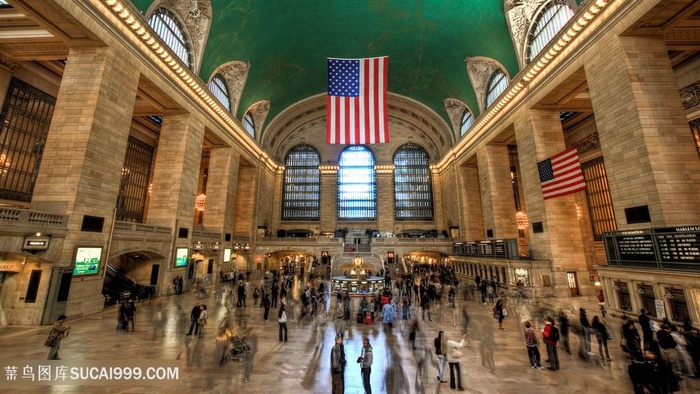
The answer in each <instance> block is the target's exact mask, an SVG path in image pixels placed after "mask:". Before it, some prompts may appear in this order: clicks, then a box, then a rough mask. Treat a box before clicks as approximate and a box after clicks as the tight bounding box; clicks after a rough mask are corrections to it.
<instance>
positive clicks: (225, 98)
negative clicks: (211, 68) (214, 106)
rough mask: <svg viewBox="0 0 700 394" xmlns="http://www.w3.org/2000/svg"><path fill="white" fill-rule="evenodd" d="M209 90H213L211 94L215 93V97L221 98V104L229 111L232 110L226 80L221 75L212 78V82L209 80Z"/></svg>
mask: <svg viewBox="0 0 700 394" xmlns="http://www.w3.org/2000/svg"><path fill="white" fill-rule="evenodd" d="M209 91H210V92H211V94H213V95H214V97H216V98H217V99H218V100H219V102H220V103H221V104H223V106H224V107H225V108H226V109H227V110H228V111H229V112H231V109H232V106H231V97H230V96H229V94H228V88H227V87H226V81H225V80H224V78H223V77H222V76H221V75H219V74H216V75H214V78H212V79H211V82H209Z"/></svg>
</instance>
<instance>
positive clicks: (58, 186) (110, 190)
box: [31, 47, 139, 315]
mask: <svg viewBox="0 0 700 394" xmlns="http://www.w3.org/2000/svg"><path fill="white" fill-rule="evenodd" d="M138 81H139V71H138V69H136V67H134V64H133V62H131V61H130V59H128V58H127V57H125V56H119V55H118V54H116V53H114V52H112V50H111V49H109V48H104V47H100V48H78V49H71V50H70V51H69V53H68V61H67V62H66V67H65V70H64V73H63V78H62V79H61V86H60V89H59V92H58V97H57V98H56V107H55V109H54V113H53V120H52V122H51V126H50V128H49V131H48V133H47V141H46V145H45V147H44V152H43V157H42V162H41V168H40V170H39V175H38V178H37V183H36V187H35V189H34V195H33V197H32V203H31V209H35V210H39V211H46V212H52V213H60V214H65V215H68V233H67V236H66V239H65V241H64V243H63V250H62V251H61V254H60V258H59V259H58V261H56V262H55V263H54V264H55V266H71V265H72V264H73V257H74V256H73V255H74V253H75V246H76V245H78V244H80V245H102V246H103V248H105V249H106V246H107V241H108V238H109V233H110V231H109V230H110V226H111V223H112V220H113V217H114V209H115V206H116V202H117V195H118V192H119V184H120V180H121V175H122V167H123V163H124V155H125V153H126V148H127V143H128V137H129V131H130V128H131V120H132V114H133V110H134V103H135V101H136V91H137V88H138ZM87 216H90V217H93V218H86V217H87ZM84 220H90V221H91V222H92V223H91V224H92V225H94V228H95V229H97V228H98V227H100V221H102V224H101V231H89V232H88V231H80V230H81V226H82V224H83V221H84ZM103 250H104V249H103ZM106 259H107V257H106V255H105V254H104V253H103V264H102V267H101V268H100V269H101V272H103V271H102V270H104V265H105V262H106ZM42 282H44V283H45V286H48V283H49V282H50V281H49V280H45V281H43V280H42ZM40 291H46V290H45V289H43V290H40ZM101 293H102V275H89V276H84V277H80V278H78V277H75V278H73V282H72V285H71V289H70V293H69V299H68V304H67V306H66V308H67V309H66V313H67V314H68V315H76V314H89V313H95V312H98V311H100V310H102V309H103V306H104V298H103V297H102V295H101ZM54 301H55V300H50V301H49V302H54Z"/></svg>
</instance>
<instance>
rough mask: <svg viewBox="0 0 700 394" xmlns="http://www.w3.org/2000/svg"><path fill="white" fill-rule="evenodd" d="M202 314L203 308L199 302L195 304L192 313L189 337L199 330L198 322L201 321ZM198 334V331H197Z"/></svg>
mask: <svg viewBox="0 0 700 394" xmlns="http://www.w3.org/2000/svg"><path fill="white" fill-rule="evenodd" d="M200 313H202V308H201V304H200V303H199V302H197V303H196V304H194V308H192V312H190V330H189V331H188V332H187V335H192V331H193V330H194V329H195V328H197V321H198V320H199V314H200ZM195 333H196V331H195Z"/></svg>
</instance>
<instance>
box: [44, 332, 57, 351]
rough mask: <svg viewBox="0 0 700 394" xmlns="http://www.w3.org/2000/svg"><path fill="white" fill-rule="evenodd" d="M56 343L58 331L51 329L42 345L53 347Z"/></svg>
mask: <svg viewBox="0 0 700 394" xmlns="http://www.w3.org/2000/svg"><path fill="white" fill-rule="evenodd" d="M57 343H58V333H56V331H54V330H53V329H52V330H51V332H50V333H49V336H48V337H47V338H46V340H45V341H44V346H46V347H54V346H56V344H57Z"/></svg>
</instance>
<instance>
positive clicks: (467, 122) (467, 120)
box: [459, 109, 474, 136]
mask: <svg viewBox="0 0 700 394" xmlns="http://www.w3.org/2000/svg"><path fill="white" fill-rule="evenodd" d="M473 125H474V114H472V111H470V110H469V109H465V110H464V113H463V114H462V124H461V126H460V127H459V135H460V136H462V135H464V133H466V132H467V130H469V128H470V127H472V126H473Z"/></svg>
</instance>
